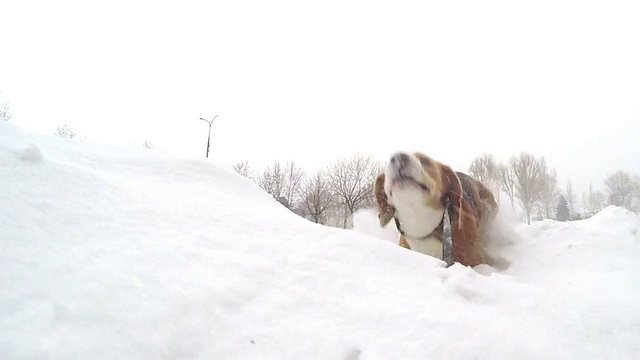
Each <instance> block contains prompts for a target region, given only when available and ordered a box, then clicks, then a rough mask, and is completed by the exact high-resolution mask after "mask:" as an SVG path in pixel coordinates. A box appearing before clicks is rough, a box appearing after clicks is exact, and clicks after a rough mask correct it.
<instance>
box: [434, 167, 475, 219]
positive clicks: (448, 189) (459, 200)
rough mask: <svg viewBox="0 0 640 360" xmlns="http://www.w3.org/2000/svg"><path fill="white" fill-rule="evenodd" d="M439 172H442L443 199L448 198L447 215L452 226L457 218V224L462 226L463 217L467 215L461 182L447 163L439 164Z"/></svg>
mask: <svg viewBox="0 0 640 360" xmlns="http://www.w3.org/2000/svg"><path fill="white" fill-rule="evenodd" d="M440 173H441V174H442V186H443V189H442V190H443V194H442V195H443V197H444V198H443V199H442V200H443V201H444V200H445V198H448V199H449V216H450V217H451V222H452V224H451V225H452V226H453V225H454V223H453V222H454V221H456V220H457V222H458V224H457V225H458V226H459V227H460V228H462V222H463V218H464V217H465V216H468V215H469V214H466V211H468V209H466V208H465V207H464V206H463V200H464V197H463V196H464V195H463V190H462V182H461V181H460V178H459V177H458V175H456V173H455V172H454V171H453V170H452V169H451V168H450V167H449V166H447V165H440Z"/></svg>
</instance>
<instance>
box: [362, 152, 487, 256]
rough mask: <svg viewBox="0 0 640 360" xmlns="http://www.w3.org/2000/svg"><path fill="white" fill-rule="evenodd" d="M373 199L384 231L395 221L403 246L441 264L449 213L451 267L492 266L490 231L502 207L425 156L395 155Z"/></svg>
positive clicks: (476, 183) (474, 182) (468, 180)
mask: <svg viewBox="0 0 640 360" xmlns="http://www.w3.org/2000/svg"><path fill="white" fill-rule="evenodd" d="M374 195H375V203H376V208H377V212H378V219H379V222H380V226H382V227H385V226H386V225H387V224H388V223H389V222H390V221H391V219H394V220H395V223H396V227H397V229H398V231H399V232H400V241H399V245H400V246H402V247H405V248H407V249H410V250H414V251H417V252H420V253H423V254H426V255H430V256H433V257H436V258H439V259H443V255H444V254H443V219H444V214H445V211H448V214H449V218H450V223H451V238H452V260H453V262H454V263H455V262H458V263H460V264H462V265H466V266H470V267H474V266H477V265H480V264H487V265H490V266H493V263H492V262H493V261H492V259H491V258H490V256H489V255H488V253H487V251H486V246H487V244H488V242H489V241H490V239H489V236H488V234H487V232H488V231H487V230H488V226H490V223H491V222H492V221H493V220H494V219H495V217H496V214H497V212H498V204H497V202H496V199H495V197H494V196H493V193H492V192H491V190H489V188H487V187H486V186H485V185H484V184H482V183H481V182H480V181H478V180H476V179H474V178H473V177H471V176H469V175H467V174H465V173H462V172H457V171H453V170H452V169H451V167H449V166H447V165H445V164H443V163H440V162H438V161H436V160H434V159H432V158H431V157H429V156H427V155H425V154H423V153H420V152H414V153H409V152H396V153H394V154H392V155H391V157H390V159H389V161H388V163H387V165H386V167H385V169H384V171H383V172H382V173H381V174H380V175H378V176H377V178H376V181H375V184H374ZM447 199H448V202H449V208H448V209H445V204H446V203H447V202H446V201H447Z"/></svg>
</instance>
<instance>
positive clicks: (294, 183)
mask: <svg viewBox="0 0 640 360" xmlns="http://www.w3.org/2000/svg"><path fill="white" fill-rule="evenodd" d="M303 179H304V171H303V170H302V169H301V168H300V167H299V166H298V165H296V164H295V163H294V162H292V161H291V162H287V163H285V164H282V163H281V162H280V161H279V160H276V161H275V162H273V164H271V165H270V166H268V167H267V168H266V169H265V170H264V172H263V173H262V174H260V175H259V176H258V179H257V183H258V185H259V186H260V187H261V188H263V189H264V190H265V191H266V192H267V193H269V194H270V195H271V196H273V197H274V198H275V199H276V200H278V201H279V202H280V203H282V204H283V205H284V206H286V207H287V208H289V209H293V208H294V206H295V205H296V202H297V201H298V200H299V196H300V192H301V190H302V180H303Z"/></svg>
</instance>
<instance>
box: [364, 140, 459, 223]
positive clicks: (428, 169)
mask: <svg viewBox="0 0 640 360" xmlns="http://www.w3.org/2000/svg"><path fill="white" fill-rule="evenodd" d="M374 189H375V198H376V205H377V208H378V218H379V220H380V225H381V226H386V224H387V223H388V222H389V221H390V220H391V219H392V218H393V217H394V214H395V210H396V207H402V206H405V205H407V204H406V203H407V202H409V201H411V202H415V201H419V202H420V205H421V206H425V207H430V208H433V209H438V210H440V209H443V208H444V203H445V199H446V198H449V200H450V201H451V203H458V202H460V201H461V196H462V186H461V184H460V179H459V178H458V177H457V176H456V173H455V172H454V171H453V170H452V169H451V168H450V167H449V166H447V165H444V164H442V163H440V162H438V161H435V160H433V159H432V158H431V157H429V156H427V155H425V154H422V153H419V152H415V153H407V152H396V153H394V154H392V155H391V157H390V158H389V161H388V163H387V165H386V168H385V171H384V173H382V174H380V175H378V178H377V179H376V183H375V186H374ZM413 206H415V204H414V205H413Z"/></svg>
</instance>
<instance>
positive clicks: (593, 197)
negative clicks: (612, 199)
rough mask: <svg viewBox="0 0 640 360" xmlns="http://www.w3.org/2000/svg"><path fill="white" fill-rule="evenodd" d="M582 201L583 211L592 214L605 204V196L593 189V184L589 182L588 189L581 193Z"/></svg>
mask: <svg viewBox="0 0 640 360" xmlns="http://www.w3.org/2000/svg"><path fill="white" fill-rule="evenodd" d="M582 198H583V199H582V202H583V203H584V209H585V213H587V215H589V216H592V215H594V214H596V213H597V212H598V211H600V210H602V209H603V208H604V206H605V202H606V196H605V194H604V193H603V192H601V191H594V190H593V184H592V183H591V181H590V182H589V191H588V192H587V193H583V194H582Z"/></svg>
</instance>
